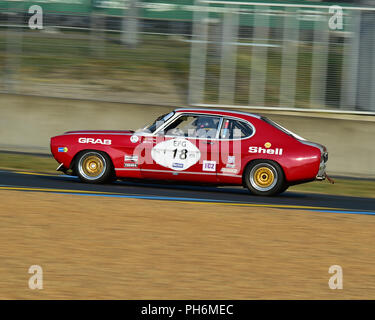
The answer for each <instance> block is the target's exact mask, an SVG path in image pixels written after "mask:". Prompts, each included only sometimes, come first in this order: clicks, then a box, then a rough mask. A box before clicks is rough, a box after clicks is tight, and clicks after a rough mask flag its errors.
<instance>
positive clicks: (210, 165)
mask: <svg viewBox="0 0 375 320" xmlns="http://www.w3.org/2000/svg"><path fill="white" fill-rule="evenodd" d="M203 171H213V172H215V171H216V161H207V160H204V161H203Z"/></svg>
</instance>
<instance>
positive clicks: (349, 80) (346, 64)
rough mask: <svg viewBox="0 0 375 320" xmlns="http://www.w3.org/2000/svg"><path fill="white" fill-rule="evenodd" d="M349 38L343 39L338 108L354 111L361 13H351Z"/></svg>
mask: <svg viewBox="0 0 375 320" xmlns="http://www.w3.org/2000/svg"><path fill="white" fill-rule="evenodd" d="M350 29H351V37H350V39H345V43H344V57H343V75H342V77H341V101H340V108H341V109H344V110H345V109H347V110H355V108H356V100H357V84H358V65H359V64H358V62H359V44H360V29H361V11H352V16H351V24H350Z"/></svg>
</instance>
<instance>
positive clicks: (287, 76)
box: [279, 8, 299, 108]
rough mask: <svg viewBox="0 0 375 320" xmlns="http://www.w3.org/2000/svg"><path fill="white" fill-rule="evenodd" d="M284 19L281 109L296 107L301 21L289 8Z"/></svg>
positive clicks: (293, 10)
mask: <svg viewBox="0 0 375 320" xmlns="http://www.w3.org/2000/svg"><path fill="white" fill-rule="evenodd" d="M285 13H286V16H285V17H284V32H283V50H282V58H281V59H282V63H281V65H282V66H281V80H280V102H279V104H280V107H289V108H294V107H295V95H296V78H297V59H298V39H299V21H298V20H297V14H298V13H297V12H296V11H295V9H294V8H287V9H286V10H285Z"/></svg>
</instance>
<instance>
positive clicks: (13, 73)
mask: <svg viewBox="0 0 375 320" xmlns="http://www.w3.org/2000/svg"><path fill="white" fill-rule="evenodd" d="M22 18H23V15H22V14H19V13H18V12H16V11H10V12H9V13H8V26H7V33H6V59H5V66H4V84H5V90H6V91H7V92H10V93H16V92H17V90H18V85H19V83H18V80H17V76H18V72H19V68H20V59H21V55H22V39H23V30H22V28H20V29H21V30H18V29H17V24H18V23H20V25H23V23H22V22H23V19H22Z"/></svg>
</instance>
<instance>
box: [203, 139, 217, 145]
mask: <svg viewBox="0 0 375 320" xmlns="http://www.w3.org/2000/svg"><path fill="white" fill-rule="evenodd" d="M202 143H205V144H211V145H212V144H215V143H216V142H215V141H204V140H203V141H202Z"/></svg>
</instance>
